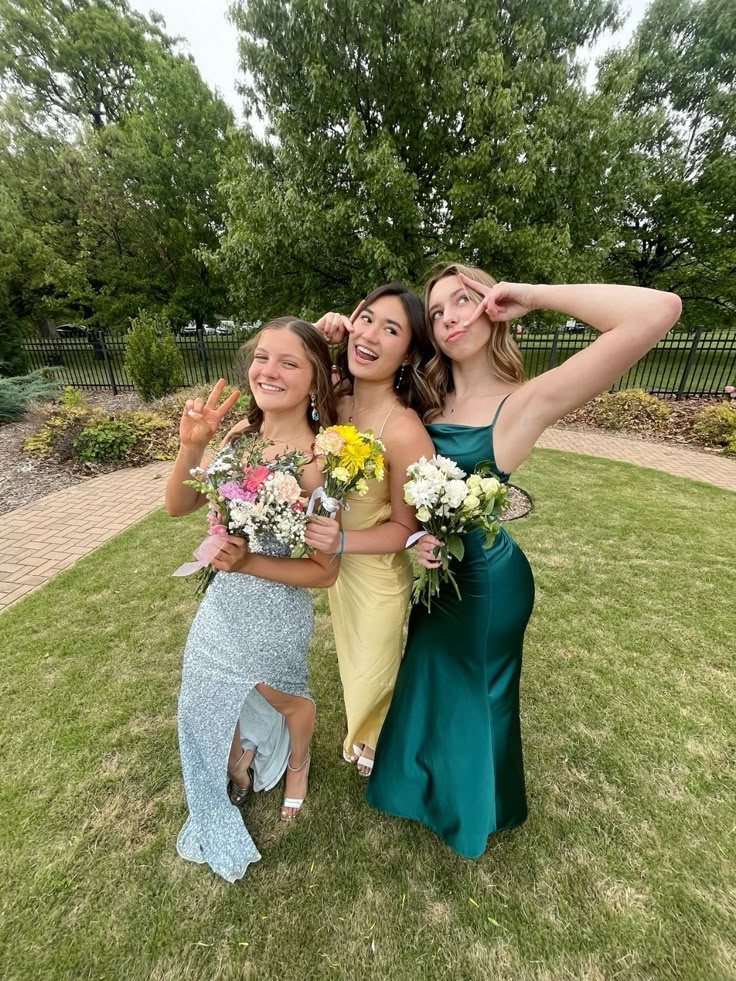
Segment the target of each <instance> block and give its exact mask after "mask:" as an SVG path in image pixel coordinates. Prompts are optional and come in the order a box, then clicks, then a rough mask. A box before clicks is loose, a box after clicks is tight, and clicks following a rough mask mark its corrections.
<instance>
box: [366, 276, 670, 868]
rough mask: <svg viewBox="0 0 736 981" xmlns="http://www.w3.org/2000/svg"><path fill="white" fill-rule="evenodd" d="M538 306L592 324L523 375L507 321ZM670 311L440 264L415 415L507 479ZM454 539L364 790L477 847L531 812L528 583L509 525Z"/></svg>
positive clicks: (430, 292)
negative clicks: (524, 696) (449, 580)
mask: <svg viewBox="0 0 736 981" xmlns="http://www.w3.org/2000/svg"><path fill="white" fill-rule="evenodd" d="M538 309H549V310H555V311H559V312H562V313H566V314H569V315H570V316H573V317H575V318H576V319H578V320H582V321H584V322H586V323H589V324H591V325H592V326H593V327H595V328H596V329H597V330H598V331H599V332H600V335H601V336H600V337H599V338H597V339H596V341H595V342H594V343H592V344H590V345H589V346H588V347H587V348H585V349H584V350H582V351H580V352H578V353H577V354H575V355H573V356H572V357H571V358H569V359H568V360H567V361H566V362H565V363H564V364H562V365H560V366H559V367H558V368H554V369H552V370H550V371H547V372H546V373H545V374H543V375H540V376H538V377H537V378H534V379H532V380H531V381H528V382H526V383H525V384H522V361H521V356H520V353H519V351H518V348H517V347H516V345H515V343H514V342H513V340H512V339H511V336H510V332H509V327H508V322H509V321H510V320H513V319H515V318H516V317H521V316H523V315H524V314H527V313H529V312H530V311H532V310H538ZM680 309H681V305H680V300H679V298H678V297H677V296H675V295H674V294H671V293H663V292H659V291H656V290H649V289H640V288H637V287H633V286H606V285H580V286H566V285H560V286H546V285H538V286H531V285H527V284H520V283H498V284H497V283H495V281H494V280H493V279H492V278H491V277H490V276H488V275H487V274H486V273H484V272H483V271H482V270H479V269H474V268H470V267H465V266H460V265H450V266H446V267H444V268H443V269H441V270H440V271H439V272H438V273H437V274H436V275H434V276H433V277H432V278H431V279H430V281H429V282H428V284H427V287H426V291H425V310H426V315H427V318H428V321H429V327H430V337H431V340H432V343H433V345H434V351H435V353H434V357H433V359H432V361H431V362H430V364H429V366H428V369H427V380H428V381H430V382H431V383H432V385H433V387H434V390H435V393H436V399H435V405H434V407H433V409H432V410H431V411H430V412H429V413H427V415H426V416H425V421H426V423H427V429H428V431H429V434H430V436H431V437H432V441H433V443H434V446H435V449H436V451H437V452H438V453H441V454H443V455H444V456H448V457H451V458H452V459H454V460H455V461H457V463H458V464H459V465H460V466H461V467H462V468H463V470H465V471H467V472H468V473H470V472H471V471H472V470H473V469H474V467H475V466H476V465H477V464H478V463H480V462H481V461H483V460H490V461H491V462H492V465H493V468H494V471H495V473H496V475H497V476H498V478H499V479H500V480H502V481H508V479H509V476H510V474H511V472H512V471H513V470H514V469H515V468H516V467H518V466H519V465H520V464H521V463H522V462H523V461H524V460H525V459H526V457H527V456H528V454H529V452H530V451H531V449H532V447H533V446H534V444H535V442H536V441H537V439H538V438H539V436H540V435H541V434H542V433H543V432H544V430H545V429H546V428H547V427H548V426H551V425H552V424H553V423H555V422H557V420H559V419H560V418H561V417H562V416H564V415H565V414H566V413H568V412H570V411H571V410H572V409H575V408H577V407H578V406H580V405H583V404H584V403H585V402H587V401H588V400H589V399H591V398H593V397H594V396H595V395H598V394H599V393H601V392H603V391H605V390H606V389H607V388H608V387H609V386H610V385H611V384H612V383H613V382H614V381H615V380H616V379H617V378H619V377H620V376H621V375H622V374H623V373H624V372H625V371H626V370H627V369H628V368H629V367H631V365H633V364H635V362H636V361H638V360H639V358H641V357H642V356H643V355H644V354H645V353H646V352H647V351H648V350H649V349H650V348H651V347H653V346H654V345H655V344H656V343H657V342H658V341H659V340H660V339H661V338H662V337H663V336H664V335H665V334H666V333H667V331H668V330H669V329H670V327H671V326H672V325H673V324H674V323H675V322H676V320H677V318H678V317H679V314H680ZM438 544H439V542H438V541H437V540H436V539H434V538H432V537H431V536H426V537H425V538H423V539H421V541H420V542H419V544H418V546H417V558H418V560H419V562H421V563H422V564H423V565H425V566H426V567H427V568H432V567H436V566H437V565H438V563H437V560H436V556H435V548H436V546H437V545H438ZM465 546H466V547H465V556H464V558H463V560H462V561H461V562H459V563H455V567H454V574H455V577H456V579H457V582H458V585H459V588H460V592H461V595H462V601H458V599H457V597H456V595H455V592H454V590H452V589H451V588H447V589H442V590H441V592H440V596H439V597H438V599H437V601H436V602H433V604H432V612H431V613H428V612H427V610H426V609H425V608H424V607H423V606H417V607H415V608H414V610H413V611H412V614H411V618H410V621H409V633H408V639H407V645H406V650H405V653H404V659H403V661H402V663H401V667H400V669H399V673H398V678H397V681H396V687H395V690H394V696H393V699H392V702H391V706H390V708H389V712H388V715H387V717H386V721H385V722H384V725H383V728H382V730H381V735H380V737H379V740H378V745H377V747H376V758H375V766H374V770H373V774H372V776H371V779H370V781H369V784H368V789H367V799H368V800H369V802H370V803H371V804H373V805H374V806H375V807H377V808H379V809H380V810H382V811H385V812H387V813H389V814H394V815H397V816H400V817H406V818H413V819H414V820H416V821H420V822H422V823H423V824H426V825H428V826H429V827H430V828H432V829H433V830H434V831H435V832H436V833H437V834H438V835H440V837H441V838H443V839H444V841H445V842H447V844H448V845H450V847H451V848H453V849H454V850H455V851H457V852H459V853H460V854H461V855H464V856H466V857H468V858H475V857H477V856H479V855H481V854H482V853H483V852H484V851H485V848H486V844H487V838H488V835H489V834H490V833H491V832H495V831H501V830H505V829H508V828H513V827H515V826H516V825H519V824H521V823H522V822H523V821H524V819H525V818H526V816H527V804H526V794H525V788H524V767H523V760H522V749H521V729H520V724H519V681H520V675H521V657H522V645H523V640H524V631H525V629H526V625H527V622H528V620H529V617H530V615H531V612H532V606H533V603H534V581H533V578H532V573H531V569H530V567H529V563H528V562H527V560H526V557H525V556H524V554H523V552H522V551H521V549H520V548H519V547H518V545H516V543H515V542H514V541H513V539H511V538H510V537H509V535H508V534H507V533H506V531H505V530H504V529H502V530H501V531H500V533H499V534H498V535H497V537H496V539H495V541H494V544H493V545H492V547H491V548H490V549H489V550H487V551H485V550H484V549H483V547H482V535H481V533H479V532H473V533H471V534H469V535H467V536H466V539H465Z"/></svg>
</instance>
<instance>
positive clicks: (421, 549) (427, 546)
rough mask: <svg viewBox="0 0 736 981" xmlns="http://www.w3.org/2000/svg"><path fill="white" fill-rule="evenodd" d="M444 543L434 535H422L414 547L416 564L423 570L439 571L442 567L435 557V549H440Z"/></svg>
mask: <svg viewBox="0 0 736 981" xmlns="http://www.w3.org/2000/svg"><path fill="white" fill-rule="evenodd" d="M443 545H444V542H441V541H440V540H439V538H435V537H434V535H424V536H423V537H422V538H420V539H419V541H418V542H417V543H416V545H415V546H414V548H415V550H416V553H417V562H418V563H419V565H423V566H424V568H425V569H439V567H440V566H441V565H442V563H441V562H440V560H439V559H438V557H437V554H436V552H435V549H439V548H442V546H443Z"/></svg>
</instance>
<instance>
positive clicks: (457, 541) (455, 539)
mask: <svg viewBox="0 0 736 981" xmlns="http://www.w3.org/2000/svg"><path fill="white" fill-rule="evenodd" d="M447 550H448V551H449V553H450V555H453V556H454V557H455V558H456V559H457V560H458V562H461V561H462V559H463V556H464V555H465V543H464V542H463V540H462V537H461V536H460V535H448V536H447Z"/></svg>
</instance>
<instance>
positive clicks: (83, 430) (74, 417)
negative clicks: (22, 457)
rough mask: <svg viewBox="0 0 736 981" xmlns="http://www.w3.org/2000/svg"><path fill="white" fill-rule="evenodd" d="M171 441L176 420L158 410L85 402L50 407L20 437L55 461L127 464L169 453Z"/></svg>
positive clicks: (172, 447)
mask: <svg viewBox="0 0 736 981" xmlns="http://www.w3.org/2000/svg"><path fill="white" fill-rule="evenodd" d="M177 446H178V440H177V431H176V426H175V425H174V423H173V422H172V420H171V419H168V418H166V417H165V416H164V415H162V414H160V413H157V412H150V411H146V410H143V409H136V410H130V411H125V412H116V413H115V412H114V413H109V412H103V411H102V410H100V409H93V408H91V407H90V406H88V405H87V404H86V403H85V404H84V405H81V406H79V405H76V406H64V405H62V406H60V407H59V408H56V409H54V410H53V411H51V412H50V413H48V415H47V416H46V418H45V420H44V422H43V425H42V426H41V427H40V428H39V429H37V430H36V432H35V433H33V434H31V435H30V436H28V437H27V438H26V440H25V441H24V443H23V447H24V449H25V450H27V451H28V452H29V453H35V454H38V455H40V456H53V457H56V459H58V460H61V461H72V462H81V463H95V464H107V463H125V464H127V465H129V466H137V465H139V464H142V463H149V462H151V461H153V460H170V459H173V457H175V456H176V450H177Z"/></svg>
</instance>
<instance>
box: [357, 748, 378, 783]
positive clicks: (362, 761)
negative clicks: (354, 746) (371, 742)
mask: <svg viewBox="0 0 736 981" xmlns="http://www.w3.org/2000/svg"><path fill="white" fill-rule="evenodd" d="M363 748H364V749H365V747H363ZM374 762H375V761H374V760H373V759H372V758H371V757H370V756H363V753H362V752H361V754H360V756H359V757H358V762H357V766H358V767H359V768H360V767H361V766H362V767H365V771H366V772H365V773H364V772H363V771H362V770H361V769H358V773H359V774H360V775H361V777H369V776H370V775H371V773H372V772H373V763H374Z"/></svg>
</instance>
